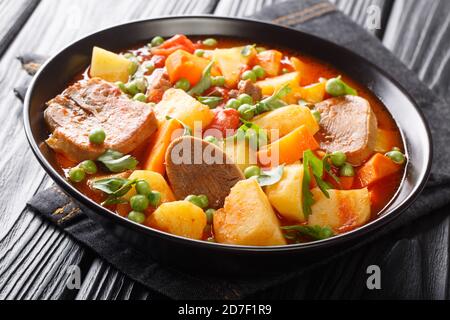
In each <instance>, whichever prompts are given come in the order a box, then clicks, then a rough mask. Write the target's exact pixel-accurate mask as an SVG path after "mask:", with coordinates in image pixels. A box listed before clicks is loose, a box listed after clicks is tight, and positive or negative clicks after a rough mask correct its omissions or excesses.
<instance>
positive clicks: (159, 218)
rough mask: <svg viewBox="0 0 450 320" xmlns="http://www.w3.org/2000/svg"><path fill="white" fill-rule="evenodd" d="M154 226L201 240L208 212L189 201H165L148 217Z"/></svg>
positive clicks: (148, 222)
mask: <svg viewBox="0 0 450 320" xmlns="http://www.w3.org/2000/svg"><path fill="white" fill-rule="evenodd" d="M146 224H147V225H148V226H150V227H152V228H155V229H159V230H162V231H166V232H169V233H171V234H175V235H178V236H182V237H186V238H191V239H197V240H200V239H201V238H202V236H203V230H204V229H205V227H206V214H205V212H204V211H203V210H202V209H200V208H199V207H198V206H196V205H195V204H193V203H191V202H189V201H184V200H183V201H174V202H167V203H163V204H162V205H160V206H159V207H158V209H156V210H155V212H153V213H152V214H151V215H150V216H149V217H148V219H147V221H146Z"/></svg>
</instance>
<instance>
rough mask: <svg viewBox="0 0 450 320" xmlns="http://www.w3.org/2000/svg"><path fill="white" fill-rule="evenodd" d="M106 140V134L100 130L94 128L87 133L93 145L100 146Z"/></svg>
mask: <svg viewBox="0 0 450 320" xmlns="http://www.w3.org/2000/svg"><path fill="white" fill-rule="evenodd" d="M105 139H106V133H105V131H104V130H103V129H102V128H95V129H93V130H91V132H90V133H89V141H90V142H91V143H94V144H102V143H103V142H104V141H105Z"/></svg>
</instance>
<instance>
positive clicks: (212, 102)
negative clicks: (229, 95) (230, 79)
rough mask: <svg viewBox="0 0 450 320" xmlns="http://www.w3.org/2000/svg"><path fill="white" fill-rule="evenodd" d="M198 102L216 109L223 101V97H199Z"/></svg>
mask: <svg viewBox="0 0 450 320" xmlns="http://www.w3.org/2000/svg"><path fill="white" fill-rule="evenodd" d="M197 100H198V101H200V102H201V103H203V104H206V105H207V106H208V107H209V108H210V109H214V108H215V107H217V105H218V104H219V103H220V101H222V100H223V98H222V97H213V96H211V97H198V98H197Z"/></svg>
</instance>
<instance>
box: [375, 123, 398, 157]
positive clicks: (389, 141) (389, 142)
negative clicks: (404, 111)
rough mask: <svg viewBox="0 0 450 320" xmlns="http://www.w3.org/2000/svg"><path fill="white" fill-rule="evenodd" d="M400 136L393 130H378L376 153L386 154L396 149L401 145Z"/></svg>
mask: <svg viewBox="0 0 450 320" xmlns="http://www.w3.org/2000/svg"><path fill="white" fill-rule="evenodd" d="M398 140H399V139H398V136H397V134H396V132H395V131H393V130H384V129H379V128H378V129H377V140H376V143H375V152H381V153H386V152H389V151H391V150H392V148H394V147H398V146H399V145H400V141H398Z"/></svg>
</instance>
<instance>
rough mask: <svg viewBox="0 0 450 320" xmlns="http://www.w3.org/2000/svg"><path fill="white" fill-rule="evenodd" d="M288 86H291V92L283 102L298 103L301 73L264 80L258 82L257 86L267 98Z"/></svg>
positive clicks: (291, 73)
mask: <svg viewBox="0 0 450 320" xmlns="http://www.w3.org/2000/svg"><path fill="white" fill-rule="evenodd" d="M286 84H289V87H290V88H291V92H290V93H289V94H288V95H287V96H285V97H283V100H284V101H286V102H287V103H292V104H295V103H297V101H298V99H297V95H298V94H299V90H300V73H299V72H290V73H286V74H283V75H281V76H278V77H273V78H266V79H264V80H261V81H258V82H256V85H257V86H258V87H259V88H260V89H261V92H262V94H263V95H266V96H270V95H272V94H273V93H274V92H275V91H276V90H278V89H279V88H281V87H282V86H284V85H286Z"/></svg>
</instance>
